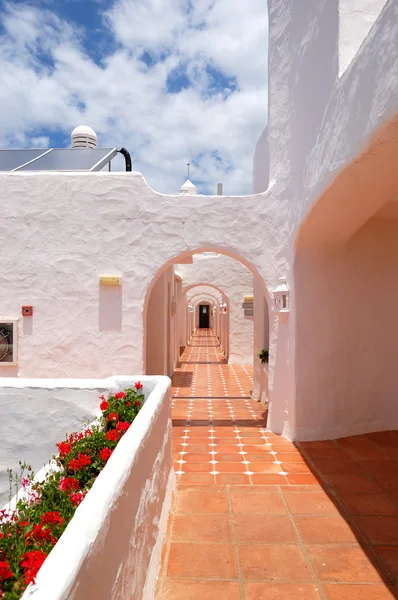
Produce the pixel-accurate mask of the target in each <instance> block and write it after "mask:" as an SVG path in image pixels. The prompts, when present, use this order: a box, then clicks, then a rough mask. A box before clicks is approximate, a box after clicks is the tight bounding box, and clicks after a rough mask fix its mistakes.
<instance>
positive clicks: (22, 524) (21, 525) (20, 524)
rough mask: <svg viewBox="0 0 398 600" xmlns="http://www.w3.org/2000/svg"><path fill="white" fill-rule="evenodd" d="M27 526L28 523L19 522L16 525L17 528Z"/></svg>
mask: <svg viewBox="0 0 398 600" xmlns="http://www.w3.org/2000/svg"><path fill="white" fill-rule="evenodd" d="M28 525H30V522H29V521H19V523H18V527H27V526H28Z"/></svg>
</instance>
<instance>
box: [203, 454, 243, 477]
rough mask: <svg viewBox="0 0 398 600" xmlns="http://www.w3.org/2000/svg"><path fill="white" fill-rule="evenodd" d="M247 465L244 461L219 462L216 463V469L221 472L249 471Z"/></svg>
mask: <svg viewBox="0 0 398 600" xmlns="http://www.w3.org/2000/svg"><path fill="white" fill-rule="evenodd" d="M216 460H217V455H216ZM247 467H248V465H244V464H243V463H242V462H219V463H217V464H216V465H214V470H215V471H218V472H219V473H244V472H245V471H247ZM212 470H213V469H212Z"/></svg>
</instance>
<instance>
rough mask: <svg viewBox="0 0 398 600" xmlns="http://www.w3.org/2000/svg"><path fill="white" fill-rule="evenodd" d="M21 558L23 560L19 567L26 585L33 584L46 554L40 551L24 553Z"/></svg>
mask: <svg viewBox="0 0 398 600" xmlns="http://www.w3.org/2000/svg"><path fill="white" fill-rule="evenodd" d="M21 558H22V559H23V560H22V562H21V567H23V570H24V575H25V580H26V583H27V584H29V583H33V582H34V580H35V579H36V575H37V572H38V570H39V569H40V567H41V566H42V564H43V563H44V561H45V560H46V558H47V554H44V552H42V551H41V550H32V551H31V552H25V554H23V555H22V557H21Z"/></svg>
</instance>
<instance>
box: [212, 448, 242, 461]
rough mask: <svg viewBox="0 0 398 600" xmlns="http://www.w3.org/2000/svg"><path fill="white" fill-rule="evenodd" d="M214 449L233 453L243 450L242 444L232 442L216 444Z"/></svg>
mask: <svg viewBox="0 0 398 600" xmlns="http://www.w3.org/2000/svg"><path fill="white" fill-rule="evenodd" d="M214 450H215V451H216V452H219V453H220V454H231V453H233V454H238V453H239V452H241V451H242V448H241V447H240V446H238V445H237V444H230V445H226V444H216V446H215V447H214ZM235 460H236V459H235Z"/></svg>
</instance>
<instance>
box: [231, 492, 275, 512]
mask: <svg viewBox="0 0 398 600" xmlns="http://www.w3.org/2000/svg"><path fill="white" fill-rule="evenodd" d="M230 495H231V505H232V511H233V512H234V513H244V514H264V515H282V514H286V509H285V506H284V504H283V501H282V498H281V496H280V495H279V494H278V492H276V491H272V490H270V489H268V488H266V489H261V488H258V487H242V488H238V487H235V488H231V491H230Z"/></svg>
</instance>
